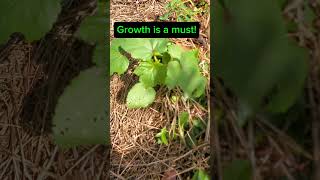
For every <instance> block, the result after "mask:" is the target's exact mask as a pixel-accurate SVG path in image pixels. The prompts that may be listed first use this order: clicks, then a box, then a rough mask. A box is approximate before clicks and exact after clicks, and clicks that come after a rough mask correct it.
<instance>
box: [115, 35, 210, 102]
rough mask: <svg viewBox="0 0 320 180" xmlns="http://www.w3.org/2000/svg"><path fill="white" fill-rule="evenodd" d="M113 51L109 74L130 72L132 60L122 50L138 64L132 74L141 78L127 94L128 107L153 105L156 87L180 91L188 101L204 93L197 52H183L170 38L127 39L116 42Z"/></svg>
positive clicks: (204, 85) (194, 50)
mask: <svg viewBox="0 0 320 180" xmlns="http://www.w3.org/2000/svg"><path fill="white" fill-rule="evenodd" d="M110 51H111V52H110V75H112V74H114V73H117V74H119V75H121V74H123V73H125V72H126V71H127V69H128V66H129V58H128V57H127V56H125V55H123V53H121V51H125V52H127V53H129V54H130V56H131V58H133V59H135V60H137V61H138V66H137V67H136V68H135V69H134V71H133V73H134V74H135V75H137V76H139V82H138V83H136V84H135V85H134V86H133V87H132V88H131V89H130V91H129V93H128V96H127V99H126V104H127V106H128V108H143V107H147V106H149V105H150V104H151V103H153V101H154V100H155V97H156V90H155V88H156V87H157V86H166V87H167V88H168V89H169V90H172V89H174V88H180V89H181V90H182V92H183V96H184V97H185V98H187V99H190V98H193V99H195V98H199V97H200V96H202V95H204V93H205V87H206V82H207V80H206V78H205V77H204V76H203V75H202V74H201V71H200V68H199V65H198V64H199V58H198V50H197V49H192V50H184V49H183V48H182V47H181V46H179V45H176V44H173V43H171V42H170V41H169V40H168V39H156V38H128V39H114V40H113V41H112V42H111V50H110Z"/></svg>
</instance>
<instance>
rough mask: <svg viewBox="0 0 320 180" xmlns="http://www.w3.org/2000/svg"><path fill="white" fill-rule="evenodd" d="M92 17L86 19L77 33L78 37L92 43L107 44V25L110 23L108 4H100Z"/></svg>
mask: <svg viewBox="0 0 320 180" xmlns="http://www.w3.org/2000/svg"><path fill="white" fill-rule="evenodd" d="M97 6H98V9H97V11H96V13H95V14H93V15H92V16H89V17H86V18H85V19H84V21H83V22H82V23H81V25H80V28H79V29H78V31H77V32H76V34H75V35H76V36H77V37H79V38H81V39H83V40H85V41H88V42H92V43H99V44H101V45H104V44H105V43H106V33H107V29H106V24H107V23H108V19H107V18H108V17H107V7H106V3H102V2H99V3H98V5H97Z"/></svg>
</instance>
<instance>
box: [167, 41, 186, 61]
mask: <svg viewBox="0 0 320 180" xmlns="http://www.w3.org/2000/svg"><path fill="white" fill-rule="evenodd" d="M184 52H185V50H184V49H183V48H182V47H181V46H179V45H177V44H172V45H170V46H168V53H169V54H170V55H171V57H172V58H176V59H180V58H181V54H182V53H184Z"/></svg>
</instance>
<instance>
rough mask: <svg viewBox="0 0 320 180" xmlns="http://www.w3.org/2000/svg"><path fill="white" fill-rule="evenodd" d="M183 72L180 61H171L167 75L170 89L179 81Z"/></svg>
mask: <svg viewBox="0 0 320 180" xmlns="http://www.w3.org/2000/svg"><path fill="white" fill-rule="evenodd" d="M180 74H181V67H180V63H179V62H178V61H170V62H169V63H168V67H167V76H166V79H165V84H166V85H167V86H168V88H169V89H173V88H174V87H175V86H176V85H177V84H178V81H179V77H180Z"/></svg>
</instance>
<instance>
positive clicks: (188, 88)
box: [179, 67, 206, 98]
mask: <svg viewBox="0 0 320 180" xmlns="http://www.w3.org/2000/svg"><path fill="white" fill-rule="evenodd" d="M205 85H206V79H205V78H204V77H203V76H201V74H200V73H199V71H197V69H196V67H194V68H192V69H189V70H188V71H186V70H183V71H182V73H181V76H180V77H179V87H180V88H181V89H182V90H183V93H184V96H185V97H186V98H193V97H195V98H198V97H200V96H201V95H202V94H204V90H205Z"/></svg>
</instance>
